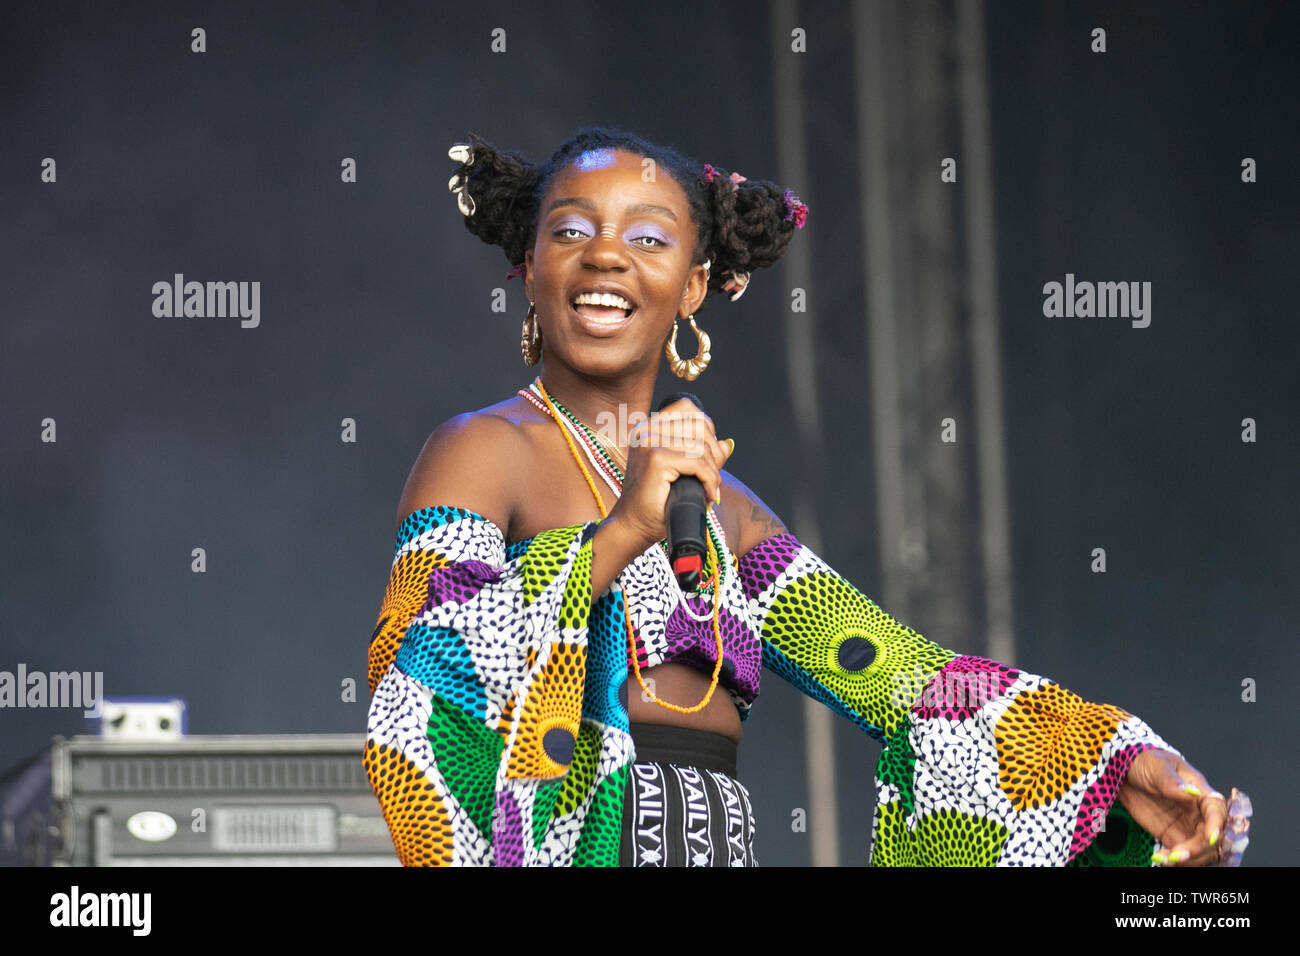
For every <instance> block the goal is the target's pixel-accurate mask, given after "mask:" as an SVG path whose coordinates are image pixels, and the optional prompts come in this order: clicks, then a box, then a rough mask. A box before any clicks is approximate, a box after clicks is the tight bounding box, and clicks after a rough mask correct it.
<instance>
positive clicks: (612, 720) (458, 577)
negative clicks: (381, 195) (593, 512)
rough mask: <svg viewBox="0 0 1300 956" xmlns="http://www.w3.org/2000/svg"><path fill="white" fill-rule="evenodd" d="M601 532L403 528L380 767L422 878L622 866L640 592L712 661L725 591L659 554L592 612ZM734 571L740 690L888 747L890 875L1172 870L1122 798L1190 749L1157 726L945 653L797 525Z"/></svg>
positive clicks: (376, 737) (885, 808)
mask: <svg viewBox="0 0 1300 956" xmlns="http://www.w3.org/2000/svg"><path fill="white" fill-rule="evenodd" d="M597 525H598V522H596V521H588V522H584V523H581V524H575V525H572V526H570V527H565V528H553V529H548V530H546V531H542V532H539V533H538V534H536V535H534V536H533V537H531V538H529V539H527V540H524V541H519V542H515V543H512V544H509V545H507V544H506V542H505V536H504V534H503V533H502V530H501V528H500V527H499V526H498V525H496V524H495V523H493V522H492V521H490V520H489V519H487V518H485V517H484V516H483V515H481V514H478V513H477V512H474V511H470V510H467V509H464V508H459V507H453V506H448V505H440V506H434V507H427V508H421V509H420V510H418V511H415V512H412V513H411V514H410V515H408V516H407V517H406V518H405V519H404V520H403V521H402V524H401V526H400V528H399V529H398V533H397V541H396V546H395V549H394V554H393V563H392V567H391V571H390V574H389V581H388V586H387V589H386V590H385V593H384V598H383V602H382V604H381V607H380V613H379V619H378V622H377V624H376V627H375V629H374V632H373V634H372V635H371V639H370V645H369V685H370V690H371V694H372V698H371V703H370V709H369V715H368V723H367V734H366V747H365V753H364V755H363V763H364V766H365V769H366V773H367V775H368V777H369V779H370V783H371V786H372V788H373V789H374V791H375V794H376V796H377V797H378V798H379V802H380V805H381V807H382V809H383V813H384V817H385V819H386V821H387V822H388V826H389V830H390V832H391V833H392V836H393V843H394V846H395V848H396V849H397V852H398V856H399V858H400V859H401V861H402V862H403V863H404V864H407V865H453V864H454V865H495V866H511V865H515V866H518V865H561V866H567V865H607V866H608V865H617V864H618V850H619V842H620V839H621V834H622V810H623V793H624V787H625V785H626V783H627V780H628V774H629V769H630V767H631V764H632V763H633V761H634V760H635V747H634V745H633V742H632V738H631V735H630V733H629V723H628V714H627V708H626V706H625V705H624V704H623V702H622V699H620V691H621V690H622V689H623V687H624V685H625V683H626V681H627V680H628V676H629V645H628V638H627V632H626V622H625V619H624V613H623V589H626V593H627V596H628V599H629V601H630V613H631V618H632V622H633V626H634V631H635V633H636V634H637V636H638V638H639V640H638V645H637V653H638V655H639V657H640V663H641V666H642V667H652V666H656V665H658V664H662V663H667V662H670V661H678V662H686V663H691V664H694V665H696V666H699V667H701V668H704V669H708V670H710V671H711V669H712V667H713V665H714V663H715V657H714V655H715V652H716V639H715V638H714V636H713V630H712V603H711V602H712V598H711V596H705V595H699V596H692V597H689V598H687V600H688V601H689V602H690V603H691V607H692V608H693V610H694V611H695V613H696V615H697V616H698V617H699V618H701V619H702V620H694V619H692V617H691V616H690V615H688V614H687V613H686V612H685V610H684V609H683V607H682V606H681V605H682V599H681V597H680V595H681V591H680V588H679V586H678V584H677V582H676V580H675V578H674V577H673V574H672V570H671V567H670V566H669V564H668V561H667V556H666V555H665V554H664V552H663V551H662V550H661V549H660V547H659V545H658V544H655V545H653V546H652V547H650V548H648V549H647V550H646V551H645V552H643V553H642V554H641V555H639V556H638V557H637V558H636V559H634V560H633V561H632V562H630V563H629V565H628V566H627V568H625V569H624V571H623V572H621V574H620V576H619V578H618V579H616V583H621V587H616V586H615V585H614V584H611V586H610V588H609V590H607V591H606V592H604V593H603V594H601V595H598V596H595V598H594V600H593V595H592V588H591V556H592V550H591V541H592V538H593V537H594V535H595V531H596V527H597ZM724 565H725V566H726V567H727V568H729V571H728V574H727V577H726V579H725V580H724V581H723V597H724V604H723V606H722V607H721V608H720V611H719V626H720V630H721V633H722V636H723V654H724V665H723V670H722V672H721V674H720V678H719V680H720V684H721V685H722V686H725V687H726V688H727V690H728V693H729V694H730V695H731V699H732V700H733V702H735V704H736V707H737V708H738V710H739V711H740V714H741V716H742V717H744V716H745V715H747V713H748V711H749V709H750V706H751V705H752V704H753V702H754V700H755V698H756V697H757V695H758V690H759V675H760V665H761V667H766V668H767V669H768V670H771V671H773V672H774V673H776V674H778V675H779V676H781V677H783V678H784V679H786V680H788V681H790V682H791V683H792V684H793V685H794V686H795V687H796V688H798V689H799V690H801V691H803V692H804V693H806V694H808V695H809V696H811V697H813V698H815V699H817V700H820V701H822V702H823V703H825V704H827V705H828V706H830V707H831V708H832V709H834V710H835V711H836V712H838V713H840V714H841V715H843V716H845V717H846V718H848V719H850V720H851V721H853V722H854V723H855V724H856V725H857V726H859V727H860V728H861V729H862V730H864V731H865V732H866V733H868V734H869V735H871V736H872V737H874V738H875V739H876V740H878V741H880V742H881V744H882V752H881V755H880V758H879V762H878V763H877V767H876V811H875V817H874V819H873V824H872V838H873V848H872V855H871V860H870V862H871V863H872V864H877V865H911V864H921V865H933V864H936V863H966V864H983V865H993V864H996V865H1025V864H1031V865H1097V864H1105V863H1125V864H1129V865H1132V864H1135V863H1137V864H1145V865H1149V864H1150V854H1151V852H1152V849H1153V848H1154V847H1156V846H1158V844H1157V843H1156V841H1155V840H1154V838H1153V837H1151V836H1150V835H1149V834H1147V833H1146V832H1145V831H1143V830H1141V829H1140V828H1139V827H1137V826H1136V824H1133V823H1132V821H1131V818H1129V817H1128V816H1127V814H1126V813H1125V812H1124V811H1123V808H1122V806H1121V805H1120V804H1118V803H1117V802H1116V796H1117V794H1118V789H1119V786H1120V784H1121V783H1122V782H1123V779H1124V776H1125V774H1126V773H1127V772H1128V767H1129V765H1130V764H1131V762H1132V760H1133V758H1134V757H1136V756H1137V754H1138V753H1140V752H1141V751H1142V750H1145V749H1149V748H1158V749H1163V750H1168V751H1171V752H1173V753H1177V751H1175V750H1173V748H1171V747H1169V745H1168V744H1166V743H1165V742H1164V741H1163V740H1162V739H1161V738H1160V737H1159V736H1158V735H1156V734H1155V732H1154V731H1152V730H1151V728H1149V727H1148V726H1147V725H1146V724H1145V723H1144V722H1143V721H1142V720H1141V719H1139V718H1138V717H1135V716H1134V715H1132V714H1129V713H1128V712H1127V711H1124V710H1122V709H1120V708H1118V707H1113V706H1111V705H1105V704H1091V703H1088V702H1086V701H1083V700H1082V699H1080V698H1079V697H1077V696H1076V695H1074V694H1072V693H1071V692H1069V691H1067V690H1065V689H1064V688H1061V687H1060V686H1059V685H1057V684H1055V683H1054V682H1053V681H1051V680H1049V679H1047V678H1044V677H1039V676H1037V675H1034V674H1030V673H1028V672H1025V671H1021V670H1017V669H1015V668H1011V667H1007V666H1005V665H1002V664H999V663H997V662H995V661H990V660H987V659H985V658H980V657H973V656H970V655H960V654H956V653H954V652H952V651H948V650H945V649H943V648H941V647H940V646H938V645H937V644H934V643H932V642H931V641H928V640H926V639H925V638H924V637H922V636H921V635H920V634H918V633H916V631H914V630H912V629H911V628H909V627H906V626H905V625H902V624H900V623H899V622H897V621H895V620H894V619H893V618H891V617H890V616H889V615H888V614H887V613H885V612H884V611H883V610H882V609H881V608H879V607H878V606H877V605H876V604H875V603H874V602H872V601H871V599H870V598H868V597H867V596H866V595H865V594H863V593H862V592H861V591H859V590H858V589H857V588H856V587H854V586H853V585H852V584H851V583H850V582H849V581H847V580H846V579H845V578H843V577H841V576H840V575H839V574H837V573H836V572H835V571H834V570H833V569H831V568H830V567H829V566H828V565H827V564H826V563H825V562H824V561H823V560H822V559H821V558H820V557H818V556H817V555H816V554H815V553H813V552H812V551H811V550H810V549H809V548H807V547H805V546H804V545H802V544H801V543H800V542H799V541H798V540H797V539H796V538H795V537H794V535H792V534H790V533H789V532H785V533H782V534H778V535H774V536H772V537H769V538H767V539H765V540H763V541H761V542H760V543H759V544H758V545H756V546H755V547H753V548H751V549H750V551H749V552H748V553H746V554H745V555H744V556H742V557H741V558H740V560H739V561H738V562H735V561H727V562H724ZM623 699H625V698H623ZM1103 833H1104V834H1106V835H1107V836H1106V839H1104V840H1102V839H1098V836H1099V834H1103Z"/></svg>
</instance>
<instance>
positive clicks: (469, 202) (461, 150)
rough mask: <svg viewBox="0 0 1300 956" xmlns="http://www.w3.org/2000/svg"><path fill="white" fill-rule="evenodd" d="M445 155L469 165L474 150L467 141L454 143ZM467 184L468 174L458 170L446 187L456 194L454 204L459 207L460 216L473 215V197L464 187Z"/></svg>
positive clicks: (471, 161)
mask: <svg viewBox="0 0 1300 956" xmlns="http://www.w3.org/2000/svg"><path fill="white" fill-rule="evenodd" d="M447 156H448V157H449V158H451V159H454V160H455V161H456V162H458V163H462V164H463V165H465V166H469V165H470V164H472V163H473V162H474V150H473V149H471V148H470V145H469V144H468V143H456V144H455V145H454V146H452V147H451V149H449V150H447ZM468 185H469V176H468V175H467V174H465V173H464V172H463V171H462V172H458V173H457V174H456V175H455V176H452V177H451V180H450V181H449V182H448V183H447V188H448V189H449V190H451V191H452V192H454V193H455V194H456V206H457V207H458V208H459V209H460V212H461V215H462V216H472V215H474V209H475V205H474V197H473V196H471V195H470V194H469V193H468V192H467V191H466V189H465V187H466V186H468Z"/></svg>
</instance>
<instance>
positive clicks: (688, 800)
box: [619, 724, 758, 866]
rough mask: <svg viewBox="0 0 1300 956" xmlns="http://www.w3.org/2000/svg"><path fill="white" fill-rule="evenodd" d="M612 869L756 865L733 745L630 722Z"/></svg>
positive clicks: (722, 739) (702, 735)
mask: <svg viewBox="0 0 1300 956" xmlns="http://www.w3.org/2000/svg"><path fill="white" fill-rule="evenodd" d="M631 733H632V741H633V744H634V745H635V746H636V762H635V763H634V764H632V767H631V770H630V771H629V776H628V782H627V789H626V791H625V793H624V796H623V842H622V846H621V847H620V850H619V865H620V866H758V861H757V860H756V859H755V858H754V813H753V809H752V808H751V807H750V803H749V791H747V790H746V789H745V787H744V785H742V784H741V782H740V781H739V780H737V779H736V749H737V748H736V744H735V742H734V741H732V740H731V739H730V738H728V737H724V736H722V735H721V734H714V733H709V732H708V731H703V730H690V729H687V728H683V727H667V726H663V725H660V724H632V725H631Z"/></svg>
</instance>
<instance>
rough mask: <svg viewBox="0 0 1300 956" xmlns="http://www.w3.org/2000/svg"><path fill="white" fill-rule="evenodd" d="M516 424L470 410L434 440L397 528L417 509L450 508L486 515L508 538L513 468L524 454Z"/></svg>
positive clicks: (411, 478) (423, 453)
mask: <svg viewBox="0 0 1300 956" xmlns="http://www.w3.org/2000/svg"><path fill="white" fill-rule="evenodd" d="M519 442H520V439H519V435H518V434H517V433H516V431H515V426H514V425H513V424H511V423H510V422H508V421H506V420H505V419H503V418H498V417H497V416H495V415H483V414H479V413H477V412H465V413H463V414H461V415H457V416H455V417H454V418H449V419H447V421H445V422H443V423H442V424H441V425H439V426H438V427H437V428H435V429H434V430H433V433H432V434H431V435H430V436H429V438H428V440H427V441H426V442H425V443H424V447H423V448H422V449H421V450H420V455H419V457H418V458H417V459H416V461H415V465H414V466H413V467H412V468H411V473H410V475H408V476H407V479H406V487H405V488H403V489H402V498H401V501H400V502H399V503H398V506H397V524H398V526H399V527H400V526H401V524H402V520H403V519H404V518H405V517H406V516H407V515H409V514H410V513H411V512H413V511H418V510H419V509H421V508H428V507H432V506H435V505H450V506H454V507H458V508H465V509H466V510H468V511H474V512H477V513H478V514H481V515H482V516H483V517H484V518H487V519H488V520H489V521H491V522H493V523H494V524H496V525H497V526H498V527H499V528H500V529H501V533H502V534H506V533H507V532H508V529H509V528H510V519H511V517H512V516H513V515H514V511H515V501H514V494H513V490H512V488H511V486H510V483H509V481H507V480H506V477H507V476H508V475H509V474H510V468H511V466H510V465H509V464H508V463H509V461H510V460H511V458H512V456H515V455H517V454H518V452H519Z"/></svg>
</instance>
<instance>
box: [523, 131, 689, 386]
mask: <svg viewBox="0 0 1300 956" xmlns="http://www.w3.org/2000/svg"><path fill="white" fill-rule="evenodd" d="M642 166H643V160H642V158H641V157H640V156H637V155H636V154H634V153H628V152H624V151H623V150H606V149H601V150H588V151H587V152H585V153H583V154H582V155H581V156H579V157H578V158H577V159H575V160H574V161H573V163H571V164H570V165H569V166H568V167H567V168H566V169H564V170H563V171H562V172H560V173H558V174H557V175H556V176H555V178H554V179H553V180H552V182H551V184H550V187H549V189H548V190H547V193H546V195H545V196H544V197H543V198H542V203H541V206H540V208H539V210H538V215H537V236H536V240H535V242H534V245H533V248H532V249H530V250H529V251H528V252H527V253H525V256H524V263H525V266H526V269H527V272H526V274H525V279H524V284H525V287H526V288H527V290H528V297H529V299H530V300H532V301H533V302H535V303H536V306H537V321H538V323H539V324H540V326H541V330H542V355H543V361H544V362H546V361H549V362H561V363H564V364H566V365H569V366H571V367H573V368H574V369H575V370H577V371H580V372H582V373H585V374H588V375H597V376H603V375H612V374H618V373H620V372H624V371H626V370H628V369H629V368H630V367H632V368H642V369H644V368H650V369H654V368H657V363H658V362H659V357H660V355H662V353H663V347H664V343H665V342H666V341H667V339H668V335H669V333H670V332H671V331H672V327H673V322H674V321H675V320H676V319H677V317H678V316H682V317H685V316H687V315H690V314H691V313H693V312H695V311H696V310H697V309H698V308H699V307H700V304H701V303H702V302H703V301H704V296H705V292H706V284H705V283H706V277H705V272H704V267H703V266H702V265H696V266H692V265H691V259H692V257H693V256H694V254H695V242H696V227H695V223H694V222H692V221H691V216H690V207H689V206H688V205H687V201H686V194H685V193H684V192H683V191H682V188H681V187H680V186H679V185H678V184H677V182H676V181H675V180H674V179H673V178H672V177H671V176H669V175H667V174H666V173H659V175H657V177H656V180H655V181H654V182H645V181H643V179H642ZM584 293H586V295H584ZM610 296H616V297H618V299H621V300H622V301H618V299H614V298H610ZM575 300H576V302H575ZM628 307H630V310H631V311H630V313H629V311H628Z"/></svg>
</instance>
